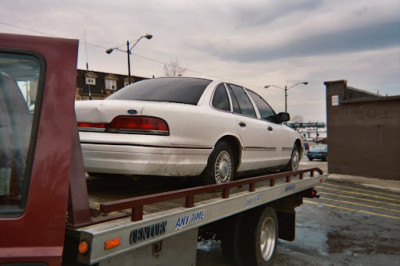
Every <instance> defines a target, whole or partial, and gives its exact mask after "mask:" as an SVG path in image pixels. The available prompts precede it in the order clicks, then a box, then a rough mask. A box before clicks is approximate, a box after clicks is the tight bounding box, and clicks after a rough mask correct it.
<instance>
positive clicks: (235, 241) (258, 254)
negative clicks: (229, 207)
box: [221, 207, 278, 266]
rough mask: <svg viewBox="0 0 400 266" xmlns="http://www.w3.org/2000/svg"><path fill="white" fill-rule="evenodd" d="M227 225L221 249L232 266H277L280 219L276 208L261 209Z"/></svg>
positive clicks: (240, 216) (232, 220)
mask: <svg viewBox="0 0 400 266" xmlns="http://www.w3.org/2000/svg"><path fill="white" fill-rule="evenodd" d="M225 224H226V225H225V230H226V231H225V232H224V236H225V237H224V238H223V239H222V246H221V248H222V254H223V255H224V257H225V258H226V259H227V260H229V262H230V263H231V265H237V266H249V265H263V266H265V265H273V261H274V258H275V254H276V250H277V245H278V218H277V215H276V213H275V210H274V209H273V208H271V207H266V208H261V209H260V208H257V209H255V210H251V211H248V212H247V213H246V214H244V213H242V214H240V215H237V217H236V219H231V220H230V221H229V222H228V221H227V222H226V223H225ZM228 228H230V229H228Z"/></svg>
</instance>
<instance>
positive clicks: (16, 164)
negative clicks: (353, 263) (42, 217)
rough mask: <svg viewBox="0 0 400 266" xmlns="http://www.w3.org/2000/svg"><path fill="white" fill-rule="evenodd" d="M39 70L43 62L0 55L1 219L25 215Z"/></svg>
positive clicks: (24, 56) (11, 55) (17, 56)
mask: <svg viewBox="0 0 400 266" xmlns="http://www.w3.org/2000/svg"><path fill="white" fill-rule="evenodd" d="M40 69H41V62H40V60H39V59H37V58H36V57H35V56H32V55H27V54H18V53H10V52H4V53H3V52H0V216H3V217H9V216H19V215H22V213H23V210H24V208H25V202H26V197H27V195H26V193H27V191H28V184H29V177H30V170H29V169H30V167H31V166H30V162H31V158H29V157H31V155H32V151H31V152H29V151H30V146H33V145H32V144H31V140H32V139H33V138H32V136H31V132H32V125H33V122H32V121H33V116H34V112H35V105H36V97H37V92H38V84H39V75H40ZM34 135H36V134H34ZM32 143H33V142H32Z"/></svg>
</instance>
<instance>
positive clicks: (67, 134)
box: [0, 34, 86, 265]
mask: <svg viewBox="0 0 400 266" xmlns="http://www.w3.org/2000/svg"><path fill="white" fill-rule="evenodd" d="M77 52H78V41H77V40H67V39H58V38H46V37H33V36H21V35H12V34H0V264H1V265H2V264H3V263H18V265H24V264H25V263H27V264H28V263H35V265H41V264H42V263H43V265H60V264H61V257H62V252H63V244H64V236H65V226H66V217H67V215H66V214H67V206H68V191H69V177H70V173H71V171H70V169H71V158H72V155H73V153H72V150H73V149H72V146H73V139H74V137H76V135H75V134H73V132H74V131H73V130H74V125H75V123H74V121H75V115H74V96H75V89H76V64H77ZM84 189H86V187H85V188H84Z"/></svg>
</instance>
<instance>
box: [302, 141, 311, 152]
mask: <svg viewBox="0 0 400 266" xmlns="http://www.w3.org/2000/svg"><path fill="white" fill-rule="evenodd" d="M303 147H304V150H306V151H308V150H309V149H310V145H308V142H304V143H303Z"/></svg>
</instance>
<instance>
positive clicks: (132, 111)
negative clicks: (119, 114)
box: [128, 109, 137, 115]
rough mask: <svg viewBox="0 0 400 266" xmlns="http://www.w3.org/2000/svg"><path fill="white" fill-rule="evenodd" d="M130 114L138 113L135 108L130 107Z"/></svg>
mask: <svg viewBox="0 0 400 266" xmlns="http://www.w3.org/2000/svg"><path fill="white" fill-rule="evenodd" d="M128 114H130V115H135V114H137V111H136V110H133V109H130V110H128Z"/></svg>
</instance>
